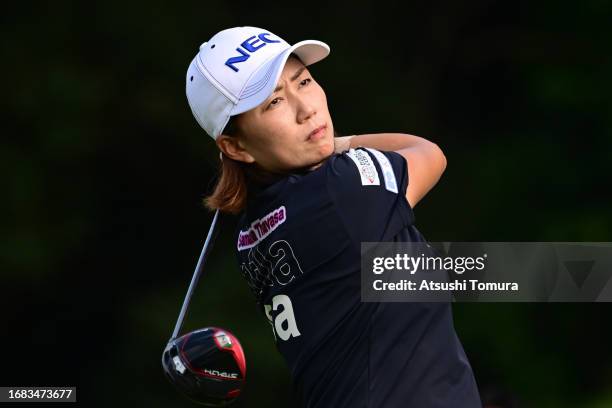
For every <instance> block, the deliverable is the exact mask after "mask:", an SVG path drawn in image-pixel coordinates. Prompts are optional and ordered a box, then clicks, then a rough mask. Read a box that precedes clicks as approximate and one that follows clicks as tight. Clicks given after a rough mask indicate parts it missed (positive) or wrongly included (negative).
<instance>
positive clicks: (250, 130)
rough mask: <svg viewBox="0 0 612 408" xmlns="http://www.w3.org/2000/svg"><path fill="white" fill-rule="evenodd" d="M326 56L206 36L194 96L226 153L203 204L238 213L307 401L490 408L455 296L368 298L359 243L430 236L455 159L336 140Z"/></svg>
mask: <svg viewBox="0 0 612 408" xmlns="http://www.w3.org/2000/svg"><path fill="white" fill-rule="evenodd" d="M328 54H329V47H328V46H327V45H326V44H324V43H322V42H319V41H313V40H308V41H302V42H299V43H297V44H295V45H293V46H291V45H289V44H288V43H287V42H285V41H284V40H282V39H281V38H280V37H278V36H276V35H274V34H272V33H271V32H269V31H267V30H264V29H260V28H256V27H235V28H231V29H228V30H224V31H221V32H219V33H217V34H216V35H215V36H213V37H212V38H211V39H210V40H209V41H208V42H205V43H204V44H202V46H201V47H200V50H199V53H198V54H197V55H196V57H195V58H194V59H193V61H192V62H191V64H190V66H189V69H188V71H187V90H186V91H187V98H188V101H189V105H190V107H191V110H192V112H193V115H194V116H195V118H196V120H197V121H198V123H199V124H200V125H201V126H202V128H204V130H205V131H206V132H207V133H208V134H209V135H210V136H211V137H212V138H213V139H214V140H215V142H216V144H217V146H218V147H219V149H220V151H221V157H222V159H221V173H220V177H219V180H218V183H217V185H216V187H215V189H214V192H213V193H212V195H211V196H210V197H208V198H207V199H206V204H207V205H208V206H209V207H210V208H213V209H220V210H221V211H222V212H227V213H234V214H240V219H239V225H238V230H237V231H236V253H237V257H238V262H239V265H240V269H241V271H242V273H243V275H244V277H245V278H246V280H247V282H248V284H249V286H250V287H251V289H252V290H253V293H254V294H255V297H256V300H257V303H258V305H259V306H260V308H261V311H262V312H263V313H265V315H266V317H267V319H268V320H269V322H270V324H271V326H272V331H273V333H274V338H275V342H276V346H277V348H278V350H279V351H280V353H281V354H282V356H283V357H284V359H285V361H286V362H287V365H288V367H289V368H290V370H291V376H292V379H293V384H294V386H295V391H296V394H297V395H298V398H299V399H300V401H301V403H302V405H303V406H305V407H333V408H340V407H350V408H358V407H372V408H373V407H376V408H378V407H416V408H428V407H480V406H481V403H480V398H479V396H478V391H477V388H476V383H475V380H474V376H473V373H472V369H471V367H470V364H469V362H468V360H467V358H466V356H465V353H464V351H463V348H462V346H461V344H460V342H459V340H458V338H457V335H456V333H455V330H454V328H453V322H452V314H451V307H450V304H449V303H417V302H411V303H391V302H389V303H384V302H377V303H376V302H375V303H364V302H361V301H360V293H361V285H360V247H361V242H366V241H367V242H382V241H395V242H424V241H425V240H424V238H423V236H422V235H421V234H420V233H419V231H418V230H417V229H416V228H415V226H414V216H413V213H412V208H414V206H415V205H416V204H417V203H418V202H419V200H421V198H423V196H424V195H425V194H427V192H428V191H429V190H430V189H431V188H432V187H433V186H434V185H435V184H436V182H437V181H438V179H439V178H440V176H441V174H442V172H443V171H444V169H445V166H446V160H445V157H444V155H443V154H442V152H441V151H440V149H439V148H438V147H437V146H436V145H435V144H434V143H431V142H429V141H427V140H425V139H423V138H420V137H416V136H411V135H406V134H399V133H381V134H371V135H358V136H349V137H337V138H334V123H333V121H332V117H331V115H330V112H329V109H328V106H327V100H326V97H325V92H324V91H323V88H322V87H321V86H320V85H319V84H318V83H317V82H316V81H315V80H314V78H313V76H312V75H311V73H310V72H309V70H308V66H309V65H311V64H313V63H315V62H317V61H320V60H321V59H323V58H325V57H326V56H327V55H328ZM347 69H350V67H347ZM353 69H358V68H353ZM355 92H358V87H356V88H355ZM383 100H384V99H383ZM372 102H374V101H372ZM376 103H378V101H376Z"/></svg>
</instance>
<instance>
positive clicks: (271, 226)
mask: <svg viewBox="0 0 612 408" xmlns="http://www.w3.org/2000/svg"><path fill="white" fill-rule="evenodd" d="M286 219H287V211H286V210H285V206H284V205H282V206H280V207H278V208H277V209H276V210H272V211H270V212H269V213H268V214H266V215H264V216H263V217H261V218H260V219H257V220H255V221H253V222H252V223H251V226H250V227H249V229H247V230H246V231H242V230H241V231H240V233H239V234H238V251H242V250H244V249H248V248H252V247H254V246H255V245H257V244H258V243H259V242H260V241H261V240H263V239H264V238H265V237H267V236H268V235H270V234H271V233H272V231H274V230H275V229H277V228H278V227H279V226H280V225H281V224H282V223H284V222H285V220H286Z"/></svg>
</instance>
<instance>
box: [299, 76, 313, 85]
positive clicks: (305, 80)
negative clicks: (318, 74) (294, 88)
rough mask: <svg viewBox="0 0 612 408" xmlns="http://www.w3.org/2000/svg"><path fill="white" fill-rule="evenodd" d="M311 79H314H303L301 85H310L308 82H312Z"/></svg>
mask: <svg viewBox="0 0 612 408" xmlns="http://www.w3.org/2000/svg"><path fill="white" fill-rule="evenodd" d="M310 81H312V79H310V78H306V79H303V80H302V81H301V82H300V85H301V86H306V85H308V84H309V83H310Z"/></svg>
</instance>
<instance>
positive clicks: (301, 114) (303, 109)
mask: <svg viewBox="0 0 612 408" xmlns="http://www.w3.org/2000/svg"><path fill="white" fill-rule="evenodd" d="M316 113H317V110H316V109H315V107H314V105H313V104H311V103H309V102H308V101H303V100H301V101H299V102H298V112H297V120H298V123H303V122H306V121H307V120H308V119H310V118H311V117H312V116H313V115H315V114H316Z"/></svg>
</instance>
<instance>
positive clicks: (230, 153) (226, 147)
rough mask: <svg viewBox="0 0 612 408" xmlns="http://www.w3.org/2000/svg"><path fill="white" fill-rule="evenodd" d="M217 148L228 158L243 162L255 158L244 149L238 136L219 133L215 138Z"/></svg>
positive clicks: (248, 161) (250, 161)
mask: <svg viewBox="0 0 612 408" xmlns="http://www.w3.org/2000/svg"><path fill="white" fill-rule="evenodd" d="M216 143H217V146H218V147H219V150H221V151H222V152H223V154H224V155H226V156H227V157H229V158H230V159H233V160H236V161H241V162H245V163H253V162H254V161H255V158H254V157H253V156H251V155H250V154H249V152H247V151H246V149H245V148H244V146H243V145H242V143H241V142H240V140H239V139H238V137H236V136H227V135H219V136H218V137H217V140H216Z"/></svg>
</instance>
